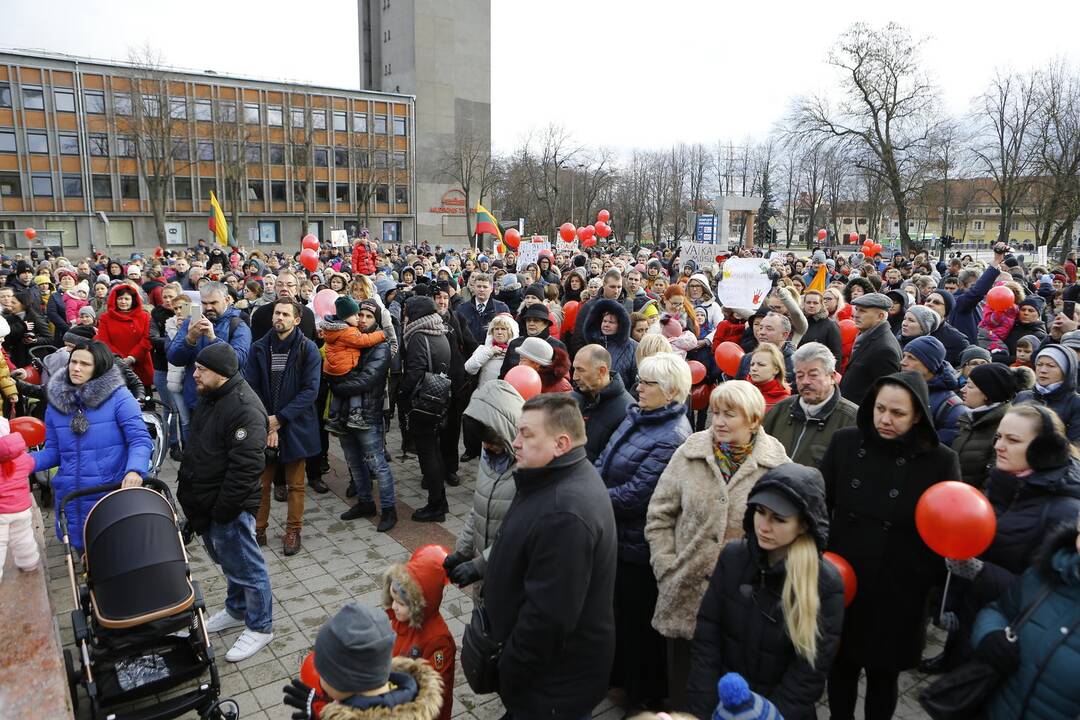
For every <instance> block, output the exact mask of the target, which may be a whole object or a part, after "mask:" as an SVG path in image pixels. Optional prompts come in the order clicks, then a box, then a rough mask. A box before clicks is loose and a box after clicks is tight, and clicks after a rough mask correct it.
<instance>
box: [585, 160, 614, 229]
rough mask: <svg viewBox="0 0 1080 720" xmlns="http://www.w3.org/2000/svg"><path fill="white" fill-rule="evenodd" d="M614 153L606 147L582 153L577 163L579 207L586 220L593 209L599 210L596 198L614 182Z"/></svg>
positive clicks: (590, 215)
mask: <svg viewBox="0 0 1080 720" xmlns="http://www.w3.org/2000/svg"><path fill="white" fill-rule="evenodd" d="M615 159H616V158H615V153H614V151H612V150H610V149H608V148H600V149H599V150H597V151H595V152H590V153H584V154H583V158H582V162H581V163H579V165H580V167H579V168H578V174H579V175H580V176H581V208H582V212H583V215H582V217H584V218H585V219H586V220H588V219H589V218H591V217H592V216H593V211H594V210H596V211H598V210H600V208H599V207H597V200H598V198H599V197H600V195H601V194H603V193H606V192H607V191H608V190H610V189H611V186H612V185H613V184H614V182H615V173H616V165H615Z"/></svg>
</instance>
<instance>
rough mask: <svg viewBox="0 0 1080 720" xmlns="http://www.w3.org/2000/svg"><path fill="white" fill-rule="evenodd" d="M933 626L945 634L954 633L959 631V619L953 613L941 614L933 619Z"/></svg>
mask: <svg viewBox="0 0 1080 720" xmlns="http://www.w3.org/2000/svg"><path fill="white" fill-rule="evenodd" d="M934 624H935V625H937V626H938V627H939V628H941V629H942V630H944V631H945V632H956V631H957V630H959V629H960V618H959V617H957V615H956V613H954V612H951V611H950V612H943V613H941V616H940V617H936V618H934Z"/></svg>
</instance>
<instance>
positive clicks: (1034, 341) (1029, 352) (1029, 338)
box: [1012, 335, 1039, 370]
mask: <svg viewBox="0 0 1080 720" xmlns="http://www.w3.org/2000/svg"><path fill="white" fill-rule="evenodd" d="M1037 347H1039V338H1037V337H1035V336H1034V335H1025V336H1024V337H1022V338H1020V339H1019V340H1017V341H1016V361H1015V362H1013V364H1012V367H1026V368H1031V369H1033V370H1034V369H1035V364H1034V363H1033V362H1032V358H1034V357H1035V348H1037Z"/></svg>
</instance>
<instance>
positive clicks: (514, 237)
mask: <svg viewBox="0 0 1080 720" xmlns="http://www.w3.org/2000/svg"><path fill="white" fill-rule="evenodd" d="M503 243H504V244H505V245H506V246H507V247H511V248H514V249H515V250H517V249H518V245H520V244H521V233H519V232H518V231H517V228H510V229H509V230H507V231H506V232H504V233H503Z"/></svg>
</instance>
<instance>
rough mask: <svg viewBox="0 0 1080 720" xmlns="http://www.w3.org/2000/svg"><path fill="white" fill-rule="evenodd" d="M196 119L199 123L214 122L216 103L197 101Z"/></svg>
mask: <svg viewBox="0 0 1080 720" xmlns="http://www.w3.org/2000/svg"><path fill="white" fill-rule="evenodd" d="M195 119H196V120H198V121H199V122H210V121H212V120H213V119H214V102H213V101H212V100H196V101H195Z"/></svg>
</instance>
